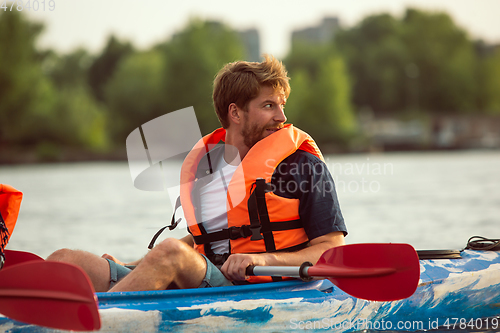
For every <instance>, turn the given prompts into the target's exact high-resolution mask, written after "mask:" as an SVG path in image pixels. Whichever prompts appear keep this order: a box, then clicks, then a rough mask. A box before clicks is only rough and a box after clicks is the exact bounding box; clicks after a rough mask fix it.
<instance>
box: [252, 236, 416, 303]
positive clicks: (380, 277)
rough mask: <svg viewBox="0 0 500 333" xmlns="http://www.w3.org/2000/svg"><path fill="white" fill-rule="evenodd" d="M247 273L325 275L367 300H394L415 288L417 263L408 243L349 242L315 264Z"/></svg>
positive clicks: (257, 268)
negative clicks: (349, 243)
mask: <svg viewBox="0 0 500 333" xmlns="http://www.w3.org/2000/svg"><path fill="white" fill-rule="evenodd" d="M246 274H247V275H259V276H290V277H297V278H301V279H302V280H305V281H308V280H312V279H313V278H319V279H321V278H327V279H328V280H330V281H331V282H332V283H333V284H335V285H336V286H337V287H339V288H340V289H341V290H343V291H345V292H346V293H348V294H350V295H352V296H354V297H357V298H362V299H366V300H369V301H395V300H399V299H403V298H407V297H410V296H411V295H413V293H414V292H415V290H416V289H417V285H418V281H419V278H420V263H419V260H418V256H417V253H416V251H415V249H414V248H413V247H412V246H411V245H409V244H351V245H343V246H338V247H334V248H331V249H329V250H327V251H325V252H324V253H323V255H322V256H321V258H320V259H319V260H318V262H317V263H316V265H312V264H311V263H303V264H302V265H301V266H300V267H287V266H249V267H247V271H246Z"/></svg>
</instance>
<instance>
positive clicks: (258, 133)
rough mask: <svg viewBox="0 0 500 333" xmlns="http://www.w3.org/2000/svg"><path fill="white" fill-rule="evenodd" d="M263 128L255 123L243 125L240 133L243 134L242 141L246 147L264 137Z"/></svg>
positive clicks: (250, 146)
mask: <svg viewBox="0 0 500 333" xmlns="http://www.w3.org/2000/svg"><path fill="white" fill-rule="evenodd" d="M264 131H265V128H260V129H259V126H257V125H255V124H254V125H250V126H245V127H244V128H243V129H242V130H241V134H242V135H243V143H244V144H245V146H247V147H248V148H252V147H253V146H254V145H255V144H256V143H257V142H259V141H260V140H262V139H263V138H264Z"/></svg>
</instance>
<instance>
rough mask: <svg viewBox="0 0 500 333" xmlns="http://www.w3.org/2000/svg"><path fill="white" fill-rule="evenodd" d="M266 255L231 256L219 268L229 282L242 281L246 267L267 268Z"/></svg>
mask: <svg viewBox="0 0 500 333" xmlns="http://www.w3.org/2000/svg"><path fill="white" fill-rule="evenodd" d="M269 259H270V256H269V254H268V253H258V254H243V253H236V254H231V255H230V256H229V258H227V260H226V262H225V263H224V265H222V267H221V272H222V273H223V274H224V276H225V277H226V278H227V279H228V280H230V281H244V280H245V271H246V269H247V267H248V266H250V265H254V266H269V265H270V263H269Z"/></svg>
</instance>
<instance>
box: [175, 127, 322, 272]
mask: <svg viewBox="0 0 500 333" xmlns="http://www.w3.org/2000/svg"><path fill="white" fill-rule="evenodd" d="M225 134H226V132H225V130H224V129H217V130H215V131H214V132H213V133H211V134H209V135H207V136H205V137H204V138H202V139H201V140H200V141H199V142H198V143H197V144H196V145H195V147H194V148H193V150H192V151H191V152H190V153H189V154H188V156H187V157H186V159H185V160H184V163H183V165H182V169H181V190H180V198H181V203H182V207H183V211H184V216H185V218H186V221H187V224H188V229H189V231H190V233H191V234H192V235H193V238H194V240H195V248H196V250H197V251H198V252H200V253H202V254H206V255H207V254H209V253H207V250H208V251H210V243H211V242H214V241H216V240H223V239H229V240H230V252H231V253H263V252H276V251H286V250H288V251H292V250H296V249H299V248H303V247H305V246H306V245H307V243H308V241H309V239H308V237H307V235H306V233H305V231H304V229H303V227H302V224H301V221H300V216H299V199H289V198H284V197H280V196H277V195H275V194H274V193H273V192H272V186H271V185H270V183H271V177H272V175H273V173H274V171H275V169H276V167H277V166H278V165H279V164H280V163H281V162H282V161H283V160H284V159H285V158H286V157H288V156H290V155H291V154H293V153H294V152H295V151H296V150H297V149H300V150H304V151H307V152H309V153H311V154H314V155H315V156H317V157H318V158H320V159H321V160H323V156H322V154H321V152H320V150H319V148H318V147H317V145H316V143H315V142H314V140H313V139H312V138H311V137H310V136H309V135H308V134H307V133H305V132H303V131H301V130H299V129H297V128H295V127H293V126H292V125H285V127H284V128H282V129H281V130H279V131H277V132H276V133H273V134H271V135H269V136H267V137H266V138H264V139H262V140H260V141H259V142H257V143H256V144H255V145H254V146H253V147H252V148H251V149H250V150H249V151H248V153H247V155H246V156H245V158H244V159H243V160H242V162H241V163H240V165H239V166H238V168H237V169H236V171H235V173H234V175H233V177H232V179H231V182H230V183H229V186H228V193H227V201H226V206H227V219H228V229H224V230H222V231H219V232H215V233H210V234H207V232H206V231H205V230H204V228H203V226H202V225H201V224H199V221H197V220H199V216H200V215H199V214H198V215H197V212H196V210H198V208H197V207H196V206H195V205H194V204H193V198H192V192H193V187H194V184H195V183H196V182H197V181H198V180H199V179H198V178H197V177H196V173H197V170H198V166H199V163H200V160H201V159H202V158H203V157H204V156H205V155H206V154H207V152H209V151H210V150H211V149H212V148H213V147H214V146H215V145H216V144H217V143H219V142H220V141H221V140H222V141H223V140H224V139H225ZM197 217H198V219H197ZM270 280H271V279H270V278H265V277H251V278H250V281H251V282H264V281H270Z"/></svg>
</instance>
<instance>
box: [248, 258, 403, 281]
mask: <svg viewBox="0 0 500 333" xmlns="http://www.w3.org/2000/svg"><path fill="white" fill-rule="evenodd" d="M395 271H396V270H395V269H394V268H391V267H387V268H384V267H380V268H371V269H369V270H367V269H362V270H361V269H356V268H346V267H333V266H328V265H321V266H312V264H311V263H309V262H305V263H303V264H302V265H301V266H300V267H299V266H292V267H289V266H248V267H247V269H246V274H247V275H257V276H288V277H293V278H300V279H302V280H303V281H310V280H311V279H312V278H320V279H321V278H335V277H343V278H349V277H351V278H362V277H367V278H368V277H376V276H384V275H389V274H392V273H394V272H395Z"/></svg>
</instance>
